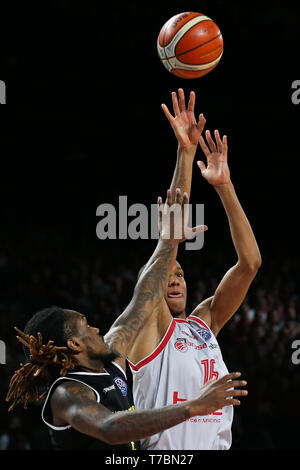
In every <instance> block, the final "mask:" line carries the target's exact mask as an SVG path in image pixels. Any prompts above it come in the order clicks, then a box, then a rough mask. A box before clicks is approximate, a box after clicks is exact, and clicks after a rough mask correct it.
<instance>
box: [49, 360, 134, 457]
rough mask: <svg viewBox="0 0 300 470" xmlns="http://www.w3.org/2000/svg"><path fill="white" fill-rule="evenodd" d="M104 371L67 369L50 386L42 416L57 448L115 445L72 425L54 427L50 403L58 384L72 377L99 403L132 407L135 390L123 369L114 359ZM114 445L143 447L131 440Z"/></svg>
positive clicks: (113, 407) (117, 408)
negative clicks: (93, 394)
mask: <svg viewBox="0 0 300 470" xmlns="http://www.w3.org/2000/svg"><path fill="white" fill-rule="evenodd" d="M105 370H106V372H105V373H98V372H68V373H67V374H66V376H63V377H59V378H58V379H56V380H55V381H54V382H53V384H52V385H51V387H50V389H49V392H48V395H47V397H46V399H45V402H44V406H43V409H42V419H43V421H44V423H45V424H46V425H47V426H48V427H49V433H50V439H51V442H52V446H53V448H54V449H56V450H71V449H77V450H86V449H88V450H90V449H112V446H110V445H109V444H107V443H106V442H103V441H100V440H98V439H96V438H94V437H91V436H87V435H85V434H82V433H80V432H78V431H77V430H75V429H73V428H72V427H71V426H70V425H68V426H61V427H59V426H54V425H53V424H52V423H53V421H52V412H51V405H50V400H51V396H52V394H53V392H54V390H55V389H56V387H57V386H58V385H60V384H62V383H63V382H65V381H66V380H72V381H76V382H81V383H83V384H85V385H86V386H87V387H89V388H91V389H92V390H93V391H94V393H95V396H96V400H97V403H101V404H102V405H103V406H105V407H106V408H108V409H109V410H111V411H112V412H118V411H125V410H133V409H134V405H133V398H132V390H131V387H130V386H129V385H128V380H127V377H126V374H125V372H124V371H123V369H122V368H121V367H120V366H119V365H118V364H116V363H115V362H111V363H110V364H109V365H108V366H107V367H105ZM113 448H114V449H116V450H118V449H119V450H135V449H139V448H140V447H139V443H137V442H129V443H128V444H122V445H114V446H113Z"/></svg>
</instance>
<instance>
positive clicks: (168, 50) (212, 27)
mask: <svg viewBox="0 0 300 470" xmlns="http://www.w3.org/2000/svg"><path fill="white" fill-rule="evenodd" d="M157 50H158V55H159V58H160V60H161V61H162V63H163V64H164V66H165V67H166V69H167V70H168V71H169V72H171V73H173V74H174V75H177V76H178V77H181V78H198V77H202V76H203V75H206V74H207V73H209V72H210V71H211V70H213V69H214V68H215V67H216V65H217V64H218V63H219V60H220V59H221V57H222V54H223V37H222V34H221V31H220V30H219V28H218V26H217V25H216V23H214V22H213V21H212V20H211V19H210V18H208V17H207V16H205V15H203V14H202V13H194V12H186V13H180V14H178V15H175V16H173V17H172V18H171V19H169V21H167V22H166V23H165V24H164V25H163V27H162V28H161V30H160V33H159V35H158V38H157Z"/></svg>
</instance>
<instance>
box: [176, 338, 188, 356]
mask: <svg viewBox="0 0 300 470" xmlns="http://www.w3.org/2000/svg"><path fill="white" fill-rule="evenodd" d="M174 346H175V349H177V351H180V352H182V353H185V352H187V349H188V348H187V344H186V339H185V338H177V339H176V341H175V344H174Z"/></svg>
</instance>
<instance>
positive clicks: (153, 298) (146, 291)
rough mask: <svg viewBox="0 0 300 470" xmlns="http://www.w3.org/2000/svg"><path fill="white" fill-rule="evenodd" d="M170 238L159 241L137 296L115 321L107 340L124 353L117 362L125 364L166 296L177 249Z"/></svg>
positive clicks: (115, 348)
mask: <svg viewBox="0 0 300 470" xmlns="http://www.w3.org/2000/svg"><path fill="white" fill-rule="evenodd" d="M175 246H176V245H175V244H174V243H172V242H171V241H170V240H159V241H158V244H157V247H156V249H155V251H154V253H153V255H152V257H151V258H150V260H149V261H148V263H147V267H146V268H145V270H144V271H143V274H142V275H141V277H140V279H139V280H138V282H137V284H136V286H135V289H134V293H133V297H132V299H131V301H130V303H129V305H128V306H127V307H126V309H125V310H124V312H123V313H122V314H121V315H120V316H119V317H118V318H117V320H116V321H115V322H114V323H113V325H112V326H111V328H110V330H109V331H108V333H107V334H106V335H105V336H104V340H105V342H106V343H108V344H109V346H110V348H111V349H113V350H116V351H117V352H118V353H119V354H121V356H122V357H121V358H118V359H116V362H118V363H119V365H121V367H123V368H124V367H125V358H126V357H127V354H128V351H129V350H130V348H131V347H132V344H133V342H134V340H135V338H136V336H137V334H138V332H139V330H140V328H141V327H142V325H143V324H144V323H145V322H146V321H147V319H148V318H149V317H150V315H151V313H152V312H153V310H154V309H155V307H156V305H157V304H158V302H159V301H160V299H161V298H162V296H163V293H164V289H165V284H166V282H167V274H168V268H169V263H170V260H171V257H172V254H173V251H174V249H175Z"/></svg>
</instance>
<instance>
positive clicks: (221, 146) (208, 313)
mask: <svg viewBox="0 0 300 470" xmlns="http://www.w3.org/2000/svg"><path fill="white" fill-rule="evenodd" d="M172 101H173V110H174V116H173V115H172V114H171V113H170V111H169V109H168V108H167V106H166V105H164V104H163V105H162V107H163V110H164V113H165V115H166V117H167V119H168V120H169V122H170V124H171V126H172V129H173V130H174V133H175V136H176V138H177V141H178V150H177V162H176V168H175V172H174V176H173V180H172V184H171V189H172V192H173V197H174V194H175V188H177V187H179V188H180V189H181V190H182V191H185V192H187V194H188V195H189V194H190V189H191V177H192V167H193V162H194V158H195V154H196V150H197V145H198V142H199V143H200V146H201V148H202V151H203V153H204V155H205V157H206V160H207V163H206V165H205V163H204V162H203V161H198V162H197V163H198V166H199V168H200V171H201V174H202V176H203V177H204V178H205V179H206V180H207V181H208V183H210V184H211V185H212V187H213V188H214V189H215V191H216V192H217V194H218V195H219V197H220V199H221V202H222V204H223V206H224V209H225V212H226V215H227V219H228V222H229V227H230V232H231V237H232V241H233V245H234V248H235V251H236V255H237V261H236V262H235V263H234V264H233V266H232V267H231V268H230V269H229V270H228V271H227V272H226V273H225V275H224V276H223V278H222V280H221V282H220V283H219V285H218V287H217V289H216V291H215V293H214V295H212V296H211V297H209V298H207V299H205V300H204V301H203V302H201V303H200V304H199V305H198V306H197V307H196V309H195V310H194V311H193V312H192V314H191V315H190V316H189V317H188V318H187V313H186V283H185V280H184V273H183V270H182V268H181V266H180V264H179V263H178V262H177V261H176V256H177V252H176V253H174V257H173V260H172V262H171V266H170V269H169V279H168V283H167V285H166V289H165V293H164V298H162V299H161V302H160V304H159V305H158V306H157V307H156V308H155V309H153V313H152V315H151V317H150V319H149V320H148V321H147V322H146V324H145V325H144V327H143V328H142V330H141V331H140V333H139V335H138V337H137V339H136V341H135V343H134V345H133V348H132V349H131V351H130V354H129V356H128V357H129V360H130V363H131V367H132V371H133V375H134V383H133V391H134V400H135V405H136V407H137V408H142V409H143V408H149V407H151V408H152V407H159V406H164V405H167V404H170V403H174V402H176V400H178V397H179V399H180V400H181V401H184V400H188V399H189V397H190V394H192V393H194V390H196V389H197V387H198V388H200V387H201V386H202V385H203V383H205V382H206V380H208V379H209V378H214V377H215V378H216V377H220V376H222V375H224V374H225V373H226V371H227V368H226V366H225V364H224V361H223V359H222V355H221V352H220V350H219V345H218V342H217V340H216V336H217V335H218V333H219V332H220V330H221V328H222V327H223V326H224V325H225V324H226V322H228V320H229V319H230V318H231V317H232V315H234V313H235V312H236V311H237V309H238V308H239V306H240V305H241V303H242V301H243V299H244V298H245V296H246V294H247V291H248V289H249V286H250V284H251V282H252V281H253V279H254V277H255V275H256V273H257V271H258V269H259V267H260V265H261V256H260V251H259V248H258V246H257V243H256V239H255V237H254V234H253V231H252V228H251V226H250V223H249V221H248V219H247V217H246V215H245V213H244V211H243V209H242V207H241V204H240V202H239V200H238V198H237V195H236V192H235V189H234V186H233V184H232V181H231V178H230V171H229V167H228V162H227V138H226V136H224V137H223V138H222V139H221V137H220V135H219V132H218V131H217V130H216V131H215V141H214V140H213V139H212V137H211V134H210V132H209V131H206V140H207V143H206V142H205V140H204V139H203V137H202V135H201V134H202V131H203V127H204V124H205V119H204V117H203V115H200V117H199V120H198V121H196V119H195V115H194V106H195V93H194V92H191V93H190V98H189V102H188V107H187V108H186V104H185V97H184V92H183V90H182V89H179V90H178V96H177V94H176V93H175V92H173V93H172ZM174 319H175V320H174ZM179 344H180V347H181V348H183V350H181V351H180V350H179ZM176 346H177V347H176ZM175 352H176V356H174V354H175ZM192 353H193V354H192ZM179 363H180V372H179V373H178V368H179ZM195 377H197V380H196V381H195ZM191 384H193V385H191ZM174 397H177V398H174ZM174 400H175V401H174ZM219 413H220V414H219V415H217V416H218V418H215V419H212V418H207V419H206V420H203V419H202V420H199V421H197V423H196V422H195V421H193V422H188V421H187V422H185V423H182V424H180V425H179V426H175V427H174V428H172V429H169V430H166V431H164V432H162V433H160V434H157V435H156V436H153V437H152V438H151V439H146V440H144V441H143V448H145V449H228V448H229V447H230V445H231V423H232V414H233V413H232V409H231V411H230V407H225V410H223V411H220V412H219ZM195 423H196V427H195ZM203 436H205V438H203Z"/></svg>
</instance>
